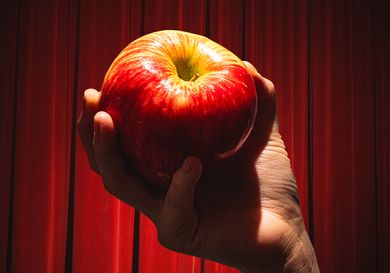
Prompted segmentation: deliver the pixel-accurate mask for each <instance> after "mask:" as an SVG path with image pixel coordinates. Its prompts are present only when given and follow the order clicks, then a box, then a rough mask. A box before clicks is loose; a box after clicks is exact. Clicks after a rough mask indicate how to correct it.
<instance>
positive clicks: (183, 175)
mask: <svg viewBox="0 0 390 273" xmlns="http://www.w3.org/2000/svg"><path fill="white" fill-rule="evenodd" d="M201 174H202V164H201V162H200V160H199V159H198V158H196V157H194V156H189V157H187V158H186V159H185V160H184V163H183V165H182V166H181V168H180V169H179V170H178V171H176V173H175V174H174V175H173V178H172V182H171V185H170V186H169V189H168V192H167V194H166V197H165V202H164V207H163V212H162V216H163V217H162V223H161V226H160V229H159V236H160V237H165V238H160V240H161V239H164V240H165V241H167V242H172V243H175V242H177V241H179V242H177V243H186V242H185V241H186V237H187V236H191V235H192V234H189V233H191V232H192V231H193V229H194V228H195V227H196V223H197V214H196V211H195V209H194V197H195V186H196V184H197V182H198V181H199V178H200V176H201ZM180 233H182V234H180ZM180 237H181V238H180Z"/></svg>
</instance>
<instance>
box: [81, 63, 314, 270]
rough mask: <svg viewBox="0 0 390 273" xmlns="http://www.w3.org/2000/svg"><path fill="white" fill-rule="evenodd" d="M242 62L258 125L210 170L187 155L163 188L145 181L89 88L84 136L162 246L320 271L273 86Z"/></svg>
mask: <svg viewBox="0 0 390 273" xmlns="http://www.w3.org/2000/svg"><path fill="white" fill-rule="evenodd" d="M245 65H246V66H247V69H248V71H249V72H250V73H251V74H252V76H253V78H254V81H255V84H256V89H257V92H258V98H259V111H258V113H257V117H256V122H255V126H254V128H253V131H252V133H251V135H250V136H249V138H248V139H247V141H246V142H245V144H244V146H243V147H242V148H241V149H240V151H239V152H238V153H237V154H235V155H234V156H233V157H231V158H229V159H228V160H227V161H226V162H224V164H223V165H222V166H220V168H219V169H218V170H216V171H214V172H212V173H211V172H209V173H206V172H205V173H202V164H201V162H200V160H199V159H198V158H196V157H194V156H189V157H188V158H186V160H185V161H184V162H183V165H182V167H181V168H180V169H179V170H178V171H177V172H176V173H175V174H174V176H173V179H172V182H171V185H170V187H169V189H168V190H167V192H159V191H156V190H154V189H151V188H149V187H148V186H147V183H144V182H143V181H142V179H141V178H140V177H137V176H136V175H134V174H132V173H130V172H129V171H128V169H127V168H126V167H125V164H124V161H123V159H122V156H121V154H120V151H119V149H118V146H117V141H116V129H115V124H114V122H113V120H112V119H111V117H110V116H109V115H108V114H107V113H106V112H97V111H98V110H97V109H98V105H99V99H100V93H99V92H98V91H96V90H94V89H88V90H86V91H85V93H84V109H83V112H82V114H81V116H80V119H79V121H78V129H79V133H80V137H81V140H82V142H83V145H84V147H85V150H86V152H87V154H88V158H89V161H90V165H91V167H92V169H94V170H95V171H96V172H98V173H99V174H100V175H101V176H102V178H103V182H104V185H105V187H106V189H107V190H108V191H109V192H110V193H111V194H113V195H114V196H116V197H117V198H119V199H121V200H122V201H124V202H126V203H128V204H129V205H131V206H133V207H135V208H136V209H138V210H140V211H141V212H143V213H144V214H145V215H147V216H148V217H149V218H150V219H151V220H152V221H153V223H154V224H155V225H156V227H157V230H158V237H159V240H160V243H161V244H162V245H163V246H165V247H167V248H169V249H172V250H175V251H178V252H182V253H186V254H191V255H195V256H199V257H204V258H207V259H210V260H214V261H217V262H220V263H223V264H226V265H230V266H233V267H236V268H237V269H239V270H241V271H243V272H246V273H251V272H253V273H255V272H256V273H257V272H264V271H266V272H319V270H318V265H317V261H316V257H315V253H314V250H313V248H312V245H311V243H310V240H309V238H308V236H307V233H306V231H305V228H304V224H303V220H302V216H301V212H300V209H299V204H298V195H297V188H296V183H295V178H294V175H293V173H292V170H291V167H290V161H289V159H288V156H287V152H286V150H285V147H284V144H283V141H282V138H281V136H280V134H279V132H278V126H277V123H276V121H275V96H274V93H275V92H274V86H273V84H272V83H271V82H270V81H269V80H267V79H265V78H264V77H262V76H261V75H260V74H259V73H258V72H257V71H256V69H255V68H254V67H253V66H252V65H251V64H250V63H248V62H245Z"/></svg>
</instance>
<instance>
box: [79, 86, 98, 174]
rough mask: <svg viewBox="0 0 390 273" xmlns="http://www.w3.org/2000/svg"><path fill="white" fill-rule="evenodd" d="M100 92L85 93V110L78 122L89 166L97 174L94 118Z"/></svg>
mask: <svg viewBox="0 0 390 273" xmlns="http://www.w3.org/2000/svg"><path fill="white" fill-rule="evenodd" d="M99 100H100V92H98V91H97V90H95V89H92V88H90V89H87V90H85V91H84V98H83V109H82V112H81V114H80V117H79V120H78V121H77V128H78V132H79V135H80V139H81V142H82V144H83V146H84V149H85V151H86V153H87V156H88V160H89V164H90V166H91V168H92V169H93V170H94V171H95V172H99V170H98V168H97V164H96V161H95V156H94V151H93V145H92V140H93V117H94V115H95V113H96V112H97V111H98V108H99Z"/></svg>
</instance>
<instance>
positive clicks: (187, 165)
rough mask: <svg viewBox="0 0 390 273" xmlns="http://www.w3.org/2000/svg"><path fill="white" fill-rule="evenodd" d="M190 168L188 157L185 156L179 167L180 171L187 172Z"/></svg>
mask: <svg viewBox="0 0 390 273" xmlns="http://www.w3.org/2000/svg"><path fill="white" fill-rule="evenodd" d="M191 170H192V166H191V163H190V161H189V160H188V158H186V159H185V160H184V162H183V166H182V167H181V171H182V172H183V174H189V173H190V172H191Z"/></svg>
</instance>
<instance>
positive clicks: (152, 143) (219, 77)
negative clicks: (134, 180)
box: [100, 30, 257, 187]
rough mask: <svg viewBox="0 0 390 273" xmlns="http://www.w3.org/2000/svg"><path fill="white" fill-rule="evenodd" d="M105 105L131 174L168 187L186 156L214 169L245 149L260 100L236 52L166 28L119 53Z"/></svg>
mask: <svg viewBox="0 0 390 273" xmlns="http://www.w3.org/2000/svg"><path fill="white" fill-rule="evenodd" d="M100 108H101V110H103V111H106V112H108V113H109V114H110V115H111V117H112V118H113V120H114V123H115V125H116V127H117V129H118V139H119V146H120V149H121V152H122V154H123V156H124V159H125V161H126V163H127V166H128V167H129V169H130V170H131V171H133V172H135V173H136V174H137V175H139V176H141V177H143V178H144V179H145V180H146V181H149V182H151V183H152V184H154V185H158V186H161V187H167V186H168V185H169V183H170V181H171V179H172V175H173V173H174V172H175V171H176V170H177V169H178V168H180V166H181V164H182V162H183V160H184V159H185V157H186V156H188V155H194V156H197V157H199V158H200V159H201V160H202V163H203V165H204V168H213V166H215V165H216V164H218V162H220V161H223V160H225V159H226V158H228V157H231V156H232V155H234V154H235V153H236V152H237V151H238V150H239V149H240V147H241V146H242V145H243V143H244V141H245V140H246V138H247V137H248V135H249V134H250V132H251V130H252V127H253V124H254V121H255V116H256V112H257V95H256V88H255V85H254V82H253V78H252V76H251V75H250V74H249V73H248V71H247V69H246V67H245V65H244V63H243V62H242V61H241V60H240V59H239V58H238V57H237V56H235V55H234V54H233V53H232V52H230V51H229V50H227V49H226V48H224V47H222V46H221V45H219V44H217V43H215V42H213V41H212V40H210V39H208V38H206V37H204V36H201V35H196V34H192V33H188V32H183V31H176V30H164V31H158V32H154V33H151V34H148V35H145V36H142V37H140V38H138V39H137V40H135V41H133V42H132V43H130V44H129V45H128V46H127V47H126V48H125V49H124V50H123V51H122V52H121V53H120V54H119V55H118V56H117V58H116V59H115V60H114V62H113V63H112V64H111V66H110V68H109V70H108V71H107V73H106V76H105V78H104V82H103V86H102V90H101V101H100Z"/></svg>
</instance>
